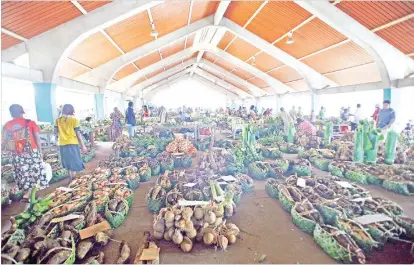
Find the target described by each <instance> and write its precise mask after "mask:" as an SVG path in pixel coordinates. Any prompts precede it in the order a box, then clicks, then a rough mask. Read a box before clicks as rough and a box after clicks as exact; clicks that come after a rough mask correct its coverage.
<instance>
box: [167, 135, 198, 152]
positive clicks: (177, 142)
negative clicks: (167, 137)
mask: <svg viewBox="0 0 414 265" xmlns="http://www.w3.org/2000/svg"><path fill="white" fill-rule="evenodd" d="M165 151H167V152H168V153H185V154H194V153H196V152H197V149H196V148H195V147H194V145H193V144H192V143H191V142H190V141H189V140H187V139H185V138H184V136H183V135H179V134H177V135H176V136H175V139H174V140H173V141H172V142H170V143H169V144H168V145H167V146H166V148H165Z"/></svg>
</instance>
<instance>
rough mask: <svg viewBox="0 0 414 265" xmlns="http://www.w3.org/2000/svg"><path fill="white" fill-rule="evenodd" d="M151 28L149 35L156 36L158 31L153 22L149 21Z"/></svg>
mask: <svg viewBox="0 0 414 265" xmlns="http://www.w3.org/2000/svg"><path fill="white" fill-rule="evenodd" d="M151 28H152V30H151V33H150V35H151V36H152V37H157V36H158V31H157V30H156V29H155V26H154V23H153V22H151Z"/></svg>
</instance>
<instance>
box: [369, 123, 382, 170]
mask: <svg viewBox="0 0 414 265" xmlns="http://www.w3.org/2000/svg"><path fill="white" fill-rule="evenodd" d="M372 127H373V125H372ZM382 138H383V136H381V135H380V131H379V130H378V129H375V128H371V129H370V131H369V132H365V134H364V152H365V163H367V164H376V163H377V154H378V147H379V142H380V140H382Z"/></svg>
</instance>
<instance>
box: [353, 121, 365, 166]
mask: <svg viewBox="0 0 414 265" xmlns="http://www.w3.org/2000/svg"><path fill="white" fill-rule="evenodd" d="M354 142H355V144H354V156H353V159H352V161H354V162H356V163H363V162H364V130H363V128H362V126H358V128H357V129H356V131H355V137H354Z"/></svg>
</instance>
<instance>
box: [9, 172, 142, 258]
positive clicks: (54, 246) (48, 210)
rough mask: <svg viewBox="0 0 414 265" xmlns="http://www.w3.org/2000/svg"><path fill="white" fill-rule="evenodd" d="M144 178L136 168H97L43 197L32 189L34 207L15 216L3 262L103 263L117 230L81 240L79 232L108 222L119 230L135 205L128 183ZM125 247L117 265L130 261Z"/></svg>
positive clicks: (31, 199)
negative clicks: (104, 248) (108, 246)
mask: <svg viewBox="0 0 414 265" xmlns="http://www.w3.org/2000/svg"><path fill="white" fill-rule="evenodd" d="M141 169H142V168H141ZM111 171H112V174H111ZM139 174H140V172H139V170H138V169H137V168H136V167H128V168H123V169H119V168H113V169H112V170H111V169H103V168H97V169H95V171H94V172H93V173H92V174H90V175H83V176H79V177H77V178H76V179H74V180H73V181H72V182H71V183H70V184H69V187H68V188H58V189H56V190H55V191H54V192H52V193H51V194H49V195H47V196H45V197H43V198H39V199H38V198H36V190H37V188H34V189H32V193H31V196H30V204H29V206H28V207H27V209H26V210H25V211H24V212H23V213H20V214H18V215H16V216H14V217H12V218H11V222H12V228H11V229H10V230H9V231H7V232H6V233H4V234H3V235H2V246H3V247H2V263H3V262H5V263H7V262H12V263H16V262H22V263H45V264H62V263H66V264H73V263H74V262H76V263H79V262H83V263H91V262H98V263H100V264H101V263H103V258H104V255H103V252H102V249H103V247H104V246H105V245H106V244H107V243H108V241H109V240H111V238H110V236H111V230H107V231H103V232H99V233H97V234H95V235H92V236H91V237H89V238H85V239H80V235H79V231H80V230H82V229H85V228H88V227H91V226H93V225H95V224H98V223H101V222H103V221H107V222H108V223H109V225H110V227H111V228H112V229H115V228H117V227H119V226H120V225H121V224H122V223H123V222H124V221H125V218H126V217H127V215H128V212H129V208H130V207H131V205H132V196H133V191H132V190H131V189H129V188H128V186H129V184H128V180H130V179H135V178H137V177H138V179H139ZM71 215H74V216H71ZM69 216H71V219H69V220H65V221H57V222H55V221H53V222H52V220H53V219H55V218H59V217H66V218H68V217H69ZM55 220H56V219H55ZM114 241H116V240H114ZM117 242H119V241H117ZM119 243H121V245H120V254H119V255H120V256H119V259H118V261H117V263H125V262H127V261H128V259H129V256H130V248H129V246H128V244H126V243H125V242H119Z"/></svg>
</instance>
